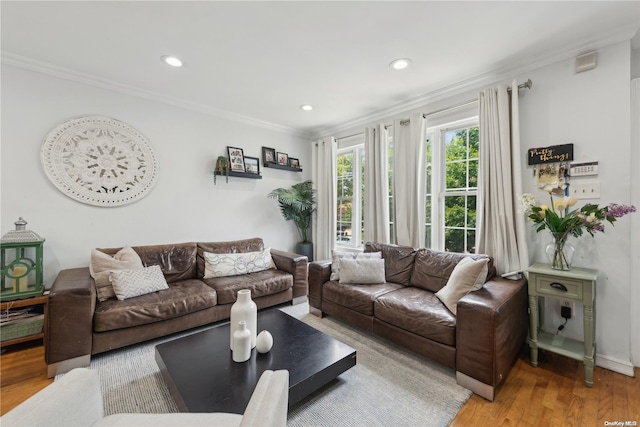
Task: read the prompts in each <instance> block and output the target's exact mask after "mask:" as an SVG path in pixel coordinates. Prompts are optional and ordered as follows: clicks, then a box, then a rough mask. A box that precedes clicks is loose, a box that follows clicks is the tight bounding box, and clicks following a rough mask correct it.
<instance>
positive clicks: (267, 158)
mask: <svg viewBox="0 0 640 427" xmlns="http://www.w3.org/2000/svg"><path fill="white" fill-rule="evenodd" d="M276 160H277V159H276V150H275V148H269V147H262V162H263V163H276Z"/></svg>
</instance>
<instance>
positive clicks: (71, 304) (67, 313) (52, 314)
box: [45, 267, 96, 365]
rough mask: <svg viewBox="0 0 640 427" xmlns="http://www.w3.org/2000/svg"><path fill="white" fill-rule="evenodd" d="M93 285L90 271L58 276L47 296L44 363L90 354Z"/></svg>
mask: <svg viewBox="0 0 640 427" xmlns="http://www.w3.org/2000/svg"><path fill="white" fill-rule="evenodd" d="M95 307H96V286H95V282H94V281H93V278H92V277H91V275H90V274H89V268H88V267H84V268H73V269H68V270H62V271H60V273H58V277H56V280H55V282H53V286H52V287H51V291H50V293H49V305H48V307H47V316H48V318H47V322H46V324H47V333H46V334H45V336H46V345H45V360H46V362H47V364H48V365H51V364H54V363H57V362H61V361H65V360H68V359H73V358H76V357H80V356H89V355H91V344H92V334H93V313H94V312H95Z"/></svg>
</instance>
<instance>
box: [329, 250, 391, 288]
mask: <svg viewBox="0 0 640 427" xmlns="http://www.w3.org/2000/svg"><path fill="white" fill-rule="evenodd" d="M374 253H377V252H374ZM340 271H341V274H340V284H344V283H361V284H372V283H384V282H385V281H386V280H385V277H384V260H383V259H343V260H342V267H341V268H340Z"/></svg>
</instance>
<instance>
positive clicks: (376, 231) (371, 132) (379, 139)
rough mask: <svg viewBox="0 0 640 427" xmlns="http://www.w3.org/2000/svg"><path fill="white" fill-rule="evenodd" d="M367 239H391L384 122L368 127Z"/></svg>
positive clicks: (366, 178)
mask: <svg viewBox="0 0 640 427" xmlns="http://www.w3.org/2000/svg"><path fill="white" fill-rule="evenodd" d="M364 152H365V159H366V160H365V167H364V182H365V186H364V241H365V242H378V243H389V241H390V240H389V142H388V131H387V129H386V128H385V126H384V125H383V124H380V125H378V126H376V127H375V128H365V130H364Z"/></svg>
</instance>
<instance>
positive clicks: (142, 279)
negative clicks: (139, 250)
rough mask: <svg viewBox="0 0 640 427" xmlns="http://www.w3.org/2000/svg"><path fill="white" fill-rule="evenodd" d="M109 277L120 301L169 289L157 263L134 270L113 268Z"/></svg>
mask: <svg viewBox="0 0 640 427" xmlns="http://www.w3.org/2000/svg"><path fill="white" fill-rule="evenodd" d="M110 277H111V285H112V286H113V290H114V292H115V293H116V297H117V298H118V299H119V300H121V301H123V300H126V299H129V298H133V297H137V296H140V295H145V294H150V293H151V292H156V291H163V290H165V289H169V285H167V281H166V280H165V279H164V276H163V275H162V270H161V269H160V266H159V265H152V266H151V267H145V268H137V269H134V270H114V271H112V272H111V276H110Z"/></svg>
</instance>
